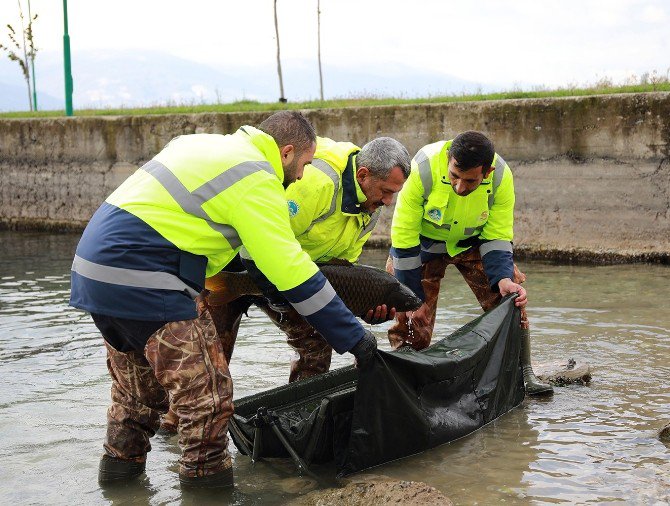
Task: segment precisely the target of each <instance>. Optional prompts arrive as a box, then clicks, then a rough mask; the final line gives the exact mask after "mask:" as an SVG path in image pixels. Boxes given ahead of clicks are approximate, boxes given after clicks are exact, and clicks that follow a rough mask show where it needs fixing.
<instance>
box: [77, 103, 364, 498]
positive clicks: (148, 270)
mask: <svg viewBox="0 0 670 506" xmlns="http://www.w3.org/2000/svg"><path fill="white" fill-rule="evenodd" d="M315 142H316V136H315V133H314V129H313V127H312V125H311V124H310V123H309V121H307V119H306V118H305V117H304V116H302V115H301V114H300V113H298V112H289V111H282V112H279V113H276V114H273V115H272V116H270V117H269V118H267V119H266V120H265V121H263V122H262V123H261V124H260V126H259V128H258V129H257V128H253V127H250V126H244V127H242V128H240V129H239V130H238V131H237V132H235V133H234V134H232V135H204V134H198V135H184V136H181V137H177V138H176V139H173V140H172V141H171V142H170V143H169V144H168V145H167V146H166V147H165V148H164V149H163V150H162V151H161V152H160V153H158V155H156V156H155V157H154V158H153V159H152V160H151V161H149V162H148V163H146V164H145V165H143V166H142V167H141V168H140V169H139V170H137V171H136V172H135V173H134V174H133V175H132V176H130V177H129V178H128V179H127V180H126V181H125V182H124V183H123V184H122V185H121V186H120V187H119V188H118V189H117V190H116V191H114V192H113V193H112V194H111V195H110V196H109V197H108V198H107V200H106V201H105V202H104V203H103V204H102V206H101V207H100V208H99V209H98V210H97V211H96V212H95V214H94V215H93V217H92V218H91V220H90V222H89V224H88V226H87V227H86V229H85V231H84V233H83V235H82V237H81V240H80V242H79V245H78V246H77V250H76V254H75V258H74V262H73V264H72V292H71V298H70V304H71V305H73V306H74V307H77V308H81V309H85V310H87V311H89V312H90V313H91V316H92V318H93V321H94V322H95V324H96V326H97V327H98V329H99V330H100V332H101V333H102V335H103V337H104V339H105V345H106V348H107V364H108V368H109V371H110V375H111V377H112V405H111V407H110V408H109V410H108V413H107V437H106V439H105V444H104V450H105V451H104V454H103V456H102V459H101V461H100V469H99V481H100V482H101V483H107V482H111V481H118V480H127V479H130V478H133V477H135V476H138V475H140V474H142V473H143V472H144V468H145V461H146V455H147V452H148V451H149V450H150V449H151V446H150V443H149V438H150V437H151V436H153V434H154V433H155V431H156V430H157V428H158V426H159V416H160V414H161V413H164V412H165V411H167V408H168V403H169V404H171V405H172V406H173V407H174V410H175V412H176V414H177V416H178V418H179V444H180V446H181V449H182V456H181V459H180V467H179V478H180V482H181V484H182V485H183V486H194V487H215V488H219V487H226V486H231V485H232V484H233V472H232V462H231V458H230V455H229V453H228V450H227V446H228V438H227V434H226V432H227V424H228V420H229V418H230V416H231V415H232V411H233V405H232V382H231V377H230V373H229V371H228V364H227V362H226V359H225V356H224V353H223V349H222V347H221V342H220V340H219V339H218V337H217V336H216V332H215V327H214V325H213V323H212V321H211V318H210V316H209V314H208V313H207V311H203V310H202V306H197V305H196V302H195V300H194V299H195V298H197V297H198V295H199V294H200V292H201V291H202V290H203V289H204V287H205V278H206V277H208V276H211V275H213V274H215V273H217V272H219V271H220V270H222V269H223V268H225V266H226V265H227V264H228V263H229V262H230V261H231V260H232V259H233V258H234V257H235V256H236V254H237V252H238V250H239V249H240V247H241V246H242V245H244V246H245V248H246V249H247V250H248V252H249V253H250V254H251V255H252V256H253V258H254V260H255V261H256V264H257V266H258V269H259V270H260V271H261V272H263V273H264V274H265V276H267V278H268V279H269V280H270V281H271V282H272V283H273V284H274V285H275V286H276V287H277V288H278V290H279V291H280V292H281V293H282V295H283V296H284V297H285V299H286V300H288V301H289V302H290V303H291V304H292V305H294V307H296V309H297V310H298V311H299V312H300V314H301V315H302V316H303V318H305V319H306V320H307V321H309V322H310V324H311V325H313V326H314V328H316V329H318V330H319V332H320V333H321V334H322V335H323V336H324V337H325V338H326V339H327V340H328V342H329V343H330V344H331V345H332V346H333V348H335V350H336V351H338V352H339V353H344V352H347V351H348V352H351V353H352V354H354V355H355V356H356V358H357V362H358V364H359V366H360V367H364V366H365V365H366V364H367V363H369V361H370V360H371V359H372V358H373V357H374V354H375V350H376V341H375V338H374V336H373V335H372V334H371V333H370V332H369V331H367V330H365V329H364V328H363V327H362V326H361V324H360V323H359V322H358V320H357V319H356V318H355V317H354V315H352V314H351V312H350V311H349V310H347V308H346V307H345V306H344V304H343V303H342V301H341V299H340V298H339V297H338V296H337V294H336V293H335V292H334V290H333V288H332V286H331V285H330V283H328V281H327V280H326V279H325V277H324V276H323V274H321V272H320V271H319V269H318V267H317V266H316V265H315V264H314V262H312V261H311V259H310V258H309V255H308V254H307V253H305V252H304V251H302V248H301V247H300V244H299V243H298V242H297V241H296V239H295V236H294V234H293V231H292V230H291V226H290V223H289V216H288V212H287V210H286V199H285V194H284V187H283V186H282V183H283V184H284V185H288V184H289V183H290V182H292V181H294V180H296V179H298V178H300V177H301V175H302V172H303V170H304V166H305V165H306V164H308V163H309V162H311V160H312V156H313V154H314V151H315V149H316V145H315ZM268 245H272V247H271V248H270V247H268ZM199 308H200V310H199Z"/></svg>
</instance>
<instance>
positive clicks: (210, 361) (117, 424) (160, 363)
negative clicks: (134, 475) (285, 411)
mask: <svg viewBox="0 0 670 506" xmlns="http://www.w3.org/2000/svg"><path fill="white" fill-rule="evenodd" d="M107 366H108V369H109V372H110V374H111V376H112V405H111V407H110V408H109V410H108V412H107V437H106V440H105V445H104V448H105V453H106V455H108V456H110V457H116V458H119V459H124V460H130V461H135V462H144V461H145V460H146V455H147V452H148V451H149V450H150V449H151V445H150V443H149V438H150V437H151V436H153V435H154V433H155V432H156V430H157V429H158V426H159V415H160V414H161V413H164V412H166V411H167V409H168V404H170V405H172V407H173V408H174V410H175V412H176V414H177V416H178V419H179V424H178V426H179V446H180V447H181V450H182V456H181V459H180V466H179V474H180V475H181V476H182V477H188V478H194V477H203V476H210V475H213V474H217V473H221V472H223V471H227V470H230V469H231V466H232V462H231V459H230V455H229V454H228V449H227V448H228V436H227V425H228V419H229V418H230V416H231V415H232V413H233V403H232V398H233V386H232V381H231V378H230V373H229V372H228V364H227V362H226V360H225V356H224V353H223V349H222V347H221V342H220V340H219V339H218V337H217V335H216V332H215V329H214V325H213V323H212V320H211V318H210V316H209V314H208V313H207V312H206V311H204V312H202V313H201V314H200V316H199V317H198V318H197V319H195V320H187V321H180V322H170V323H168V324H166V325H164V326H163V327H161V328H160V329H159V330H158V331H157V332H155V333H154V334H153V335H152V336H151V337H150V338H149V340H148V341H147V345H146V347H145V348H144V353H141V352H138V351H134V352H127V353H122V352H119V351H117V350H115V349H114V348H112V347H111V346H109V345H107Z"/></svg>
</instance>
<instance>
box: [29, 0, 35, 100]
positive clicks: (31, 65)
mask: <svg viewBox="0 0 670 506" xmlns="http://www.w3.org/2000/svg"><path fill="white" fill-rule="evenodd" d="M28 23H30V24H29V26H30V37H31V38H32V37H33V17H32V15H31V14H30V0H28ZM30 73H31V74H32V76H33V110H35V111H37V91H36V90H35V53H33V57H32V58H31V59H30Z"/></svg>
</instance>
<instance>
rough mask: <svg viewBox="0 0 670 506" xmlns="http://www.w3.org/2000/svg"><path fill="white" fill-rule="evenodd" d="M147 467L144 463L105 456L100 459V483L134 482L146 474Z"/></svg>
mask: <svg viewBox="0 0 670 506" xmlns="http://www.w3.org/2000/svg"><path fill="white" fill-rule="evenodd" d="M145 466H146V464H145V463H144V462H135V461H132V460H123V459H117V458H116V457H110V456H109V455H107V454H105V455H103V456H102V458H101V459H100V467H99V470H98V483H100V484H104V483H119V482H122V481H129V480H132V479H133V478H136V477H138V476H139V475H141V474H142V473H143V472H144V468H145Z"/></svg>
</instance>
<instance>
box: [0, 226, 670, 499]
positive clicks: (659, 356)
mask: <svg viewBox="0 0 670 506" xmlns="http://www.w3.org/2000/svg"><path fill="white" fill-rule="evenodd" d="M77 240H78V236H76V235H68V234H37V233H16V232H0V328H1V329H2V332H1V333H0V503H2V504H10V503H18V504H46V503H48V504H170V503H172V504H179V503H181V504H195V503H198V504H202V503H209V502H215V499H216V502H224V503H232V504H261V503H262V504H280V503H285V502H289V501H291V500H292V499H294V498H295V497H296V496H297V495H300V494H303V493H305V492H308V491H310V490H313V489H315V488H317V487H318V485H317V484H316V483H315V482H314V481H312V480H310V479H307V478H301V477H298V476H297V475H296V473H295V469H294V466H293V465H292V463H291V462H290V461H283V460H279V461H277V460H275V461H266V462H259V463H257V464H255V465H252V464H251V463H250V461H249V459H248V458H247V457H245V456H243V455H239V454H238V453H237V452H236V450H235V448H234V447H233V446H232V444H231V451H232V452H233V457H234V459H235V464H234V466H235V473H236V486H235V489H234V490H233V491H232V492H230V493H228V494H224V495H220V496H217V497H216V498H212V497H203V496H201V495H182V492H181V490H180V488H179V485H178V480H177V475H176V472H177V459H178V456H179V449H178V447H177V444H176V438H166V437H161V436H157V437H155V438H154V439H153V440H152V444H153V450H152V452H151V453H150V455H149V460H148V463H147V478H146V479H144V480H143V481H140V482H138V483H135V484H133V485H130V486H126V487H121V488H118V489H113V490H109V491H103V490H101V489H100V487H99V486H98V484H97V466H98V460H99V457H100V454H101V450H102V446H101V445H102V440H103V438H104V432H105V411H106V408H107V404H108V398H109V380H108V376H107V370H106V367H105V356H104V351H103V346H102V341H101V338H100V337H99V335H98V334H97V332H96V329H95V327H94V326H93V324H92V322H91V320H90V318H89V317H88V315H87V314H85V313H82V312H79V311H77V310H74V309H72V308H70V307H68V306H67V299H68V296H69V269H70V265H71V262H72V255H73V252H74V247H75V246H76V242H77ZM384 258H385V252H382V251H374V250H372V251H369V252H366V253H365V254H364V258H363V259H362V260H363V262H364V263H369V264H372V265H378V266H381V265H382V263H383V261H384ZM520 267H521V269H522V270H523V271H524V272H526V274H527V275H528V281H527V283H526V288H527V289H528V292H529V317H530V319H531V325H532V328H533V338H534V340H533V345H534V349H533V357H534V360H537V361H548V360H555V359H566V358H569V357H573V358H575V359H577V360H582V361H587V362H588V363H590V364H591V366H592V367H593V381H592V383H591V384H590V385H589V386H569V387H564V388H557V389H556V394H555V395H554V396H553V398H551V399H543V400H538V399H526V401H524V403H523V404H522V405H521V406H520V407H518V408H516V409H514V410H512V411H511V412H510V413H508V414H506V415H504V416H503V417H501V418H499V419H498V420H496V421H495V422H493V423H491V424H489V425H488V426H486V427H484V428H483V429H481V430H479V431H478V432H476V433H474V434H472V435H470V436H467V437H465V438H463V439H461V440H459V441H456V442H454V443H451V444H447V445H443V446H441V447H439V448H436V449H433V450H430V451H427V452H424V453H422V454H420V455H416V456H413V457H409V458H406V459H403V460H400V461H397V462H393V463H390V464H386V465H384V466H379V467H377V468H375V469H372V470H371V471H370V472H369V474H375V475H384V476H389V477H392V478H395V479H403V480H417V481H424V482H426V483H428V484H430V485H432V486H434V487H436V488H438V489H439V490H441V491H442V492H443V493H444V494H446V495H447V496H449V497H450V498H451V499H452V500H453V501H454V502H455V503H456V504H475V503H479V504H491V503H498V502H502V501H504V502H506V503H512V504H514V503H519V504H523V503H587V502H596V503H603V502H605V503H638V504H666V503H668V502H670V448H668V447H667V446H665V445H664V444H663V443H661V442H660V441H659V440H658V439H657V437H656V433H657V431H658V429H660V428H661V427H662V426H663V425H665V424H666V423H668V422H670V388H669V387H668V383H669V381H670V312H669V311H668V298H669V297H668V296H669V295H670V289H669V288H668V284H669V282H670V268H668V267H665V266H658V265H628V266H611V267H609V266H608V267H589V266H558V265H549V264H542V263H524V264H520ZM443 286H444V288H443V292H442V298H441V303H440V305H441V308H440V310H439V312H438V322H437V329H438V330H436V334H437V333H439V335H446V334H448V333H450V332H451V331H453V330H454V329H456V328H458V327H459V326H461V325H462V324H464V323H465V322H467V321H469V320H470V319H472V318H474V317H475V316H477V315H478V314H479V313H480V310H479V308H478V306H477V304H476V300H475V299H474V296H473V295H472V294H471V293H470V292H469V289H468V288H467V286H466V285H465V283H464V282H463V281H462V280H461V279H460V277H459V275H458V273H457V272H456V271H455V270H454V269H449V270H448V271H447V277H446V278H445V281H444V285H443ZM249 316H250V318H247V319H244V320H243V323H242V326H241V330H240V336H239V338H238V341H237V347H236V349H235V354H234V357H233V360H232V364H231V373H232V376H233V380H234V385H235V397H237V398H239V397H242V396H245V395H249V394H251V393H254V392H258V391H260V390H264V389H267V388H270V387H274V386H278V385H280V384H283V383H284V382H285V381H286V380H287V378H288V368H289V365H288V364H289V360H290V358H291V356H292V352H291V350H290V348H289V347H288V346H287V345H286V344H285V342H284V340H283V337H282V334H281V333H280V332H279V331H278V330H277V329H276V328H275V327H274V326H272V325H271V324H269V322H268V321H267V319H266V318H265V316H264V315H263V314H262V313H261V312H260V311H257V310H254V309H252V310H251V311H250V312H249ZM386 328H388V324H385V325H382V326H375V327H374V328H373V330H374V331H375V332H376V334H377V336H378V337H379V338H380V343H382V344H381V346H382V347H383V348H386V349H388V345H387V344H386V343H385V342H384V335H385V330H386ZM349 363H350V359H349V357H348V356H346V355H345V356H342V357H335V360H334V364H333V366H334V367H340V366H343V365H347V364H349ZM317 472H318V474H319V475H320V476H321V477H322V478H323V480H324V481H328V482H329V481H330V480H331V477H332V475H333V469H331V468H328V467H326V466H324V467H322V468H318V469H317Z"/></svg>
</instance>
